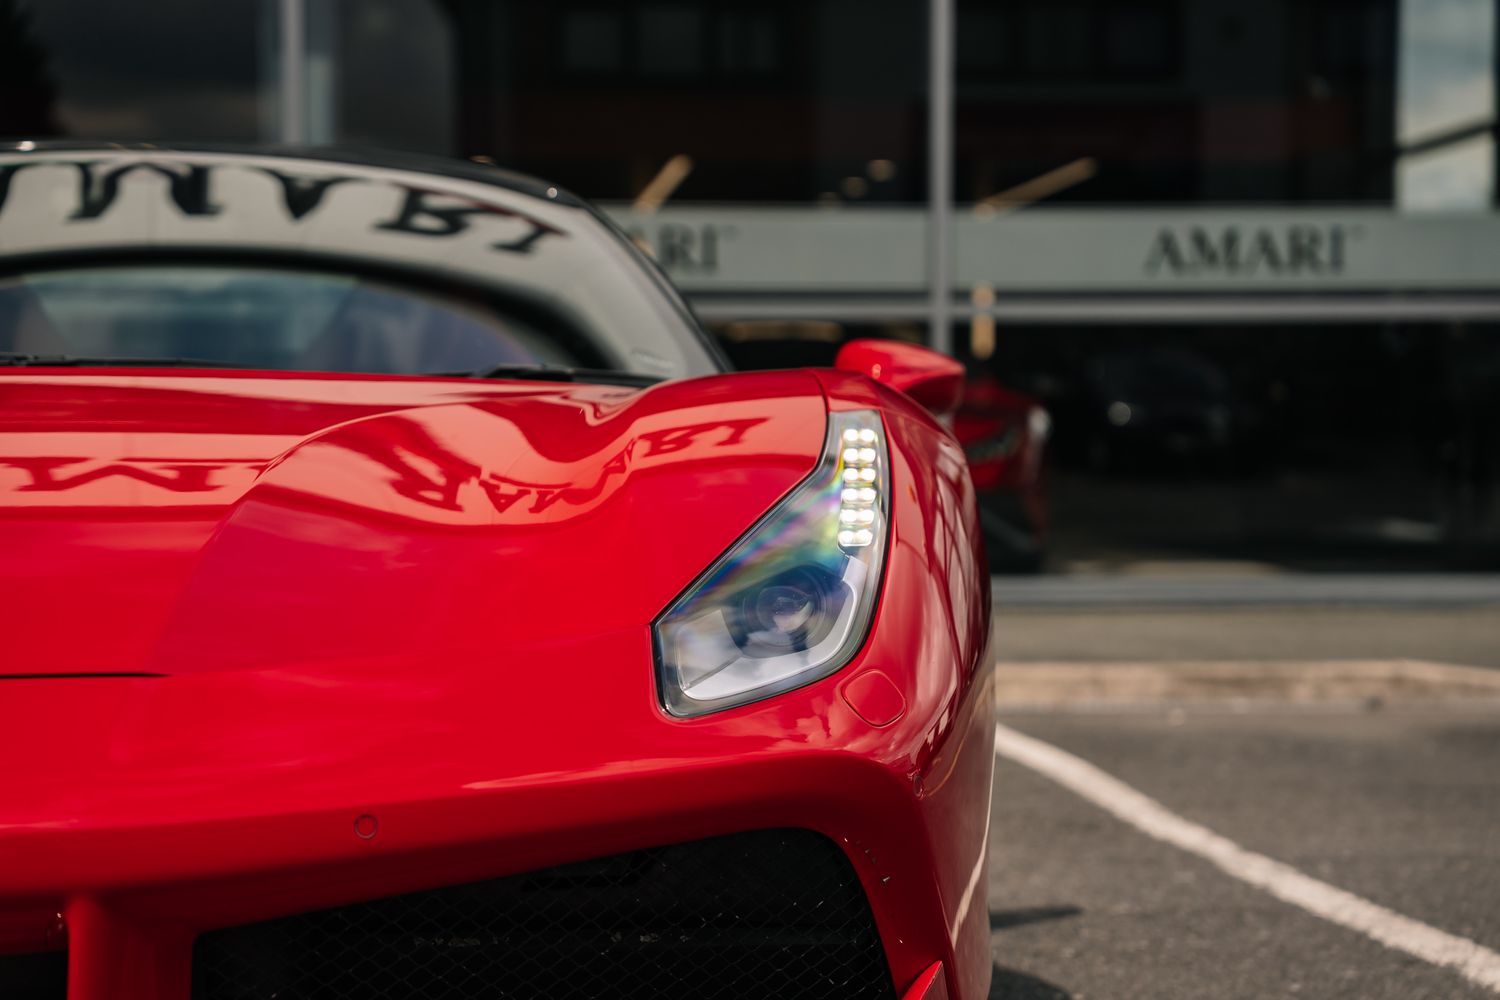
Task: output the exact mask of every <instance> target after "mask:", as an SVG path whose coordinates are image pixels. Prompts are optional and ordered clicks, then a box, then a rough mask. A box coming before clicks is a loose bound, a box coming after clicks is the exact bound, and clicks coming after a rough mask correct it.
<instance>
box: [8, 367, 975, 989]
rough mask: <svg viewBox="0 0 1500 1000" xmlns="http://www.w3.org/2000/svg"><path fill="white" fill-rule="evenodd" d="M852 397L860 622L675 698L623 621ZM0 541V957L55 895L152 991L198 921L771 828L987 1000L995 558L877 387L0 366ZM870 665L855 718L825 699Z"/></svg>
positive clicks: (952, 483) (952, 985)
mask: <svg viewBox="0 0 1500 1000" xmlns="http://www.w3.org/2000/svg"><path fill="white" fill-rule="evenodd" d="M871 405H874V406H878V407H879V408H880V409H881V410H882V412H883V415H884V420H885V424H886V430H887V437H888V440H889V444H890V450H891V462H890V481H891V487H892V491H893V509H892V517H891V522H892V538H891V544H890V546H889V555H888V565H887V570H886V576H885V581H884V592H883V595H882V600H881V604H880V607H879V609H878V611H877V615H876V621H875V624H874V626H873V628H872V633H871V638H870V640H869V642H868V643H867V645H866V648H865V649H864V650H863V651H862V653H861V654H860V655H859V656H858V657H857V658H856V660H855V662H854V663H852V664H851V665H850V666H849V667H847V668H846V669H845V670H843V671H841V672H839V673H838V674H835V675H834V676H832V677H829V678H826V679H825V680H823V681H820V682H817V683H815V684H811V685H809V686H807V687H805V688H802V689H800V690H797V691H793V692H790V693H788V694H785V695H781V696H779V697H776V698H773V699H770V700H767V701H764V702H760V703H757V704H753V705H748V706H744V707H742V708H737V709H733V710H730V711H726V712H722V713H719V714H715V715H711V716H707V717H704V718H700V719H694V720H679V719H673V718H671V717H669V716H668V715H667V714H666V713H665V712H664V711H663V710H662V709H661V707H660V705H659V703H658V700H657V693H656V690H655V679H654V673H653V669H652V648H651V640H650V634H649V622H650V621H651V620H652V618H653V617H654V616H655V615H656V614H657V613H659V612H660V610H661V609H662V608H663V607H664V606H666V605H667V604H668V603H669V602H670V601H671V599H672V598H673V597H674V596H675V595H676V594H677V593H679V592H680V591H681V589H682V588H683V587H685V586H686V585H687V584H688V583H689V582H691V580H692V579H694V578H695V577H696V576H697V575H698V574H699V573H700V572H701V571H702V569H703V568H704V567H705V566H707V565H708V564H709V563H710V562H712V560H713V559H714V558H715V557H716V556H717V555H719V554H720V553H721V552H722V551H723V550H724V549H725V548H727V547H728V545H729V544H730V543H731V542H732V541H733V540H734V539H735V537H737V536H738V535H739V534H740V533H741V532H742V531H743V530H744V529H745V528H746V527H747V526H748V525H749V524H751V523H752V522H753V521H754V520H755V519H756V517H758V516H759V515H760V514H761V513H763V512H764V511H765V510H767V509H768V508H769V507H770V506H771V505H772V504H773V503H774V502H775V501H776V500H777V499H778V498H779V497H781V496H782V495H784V494H785V493H786V492H787V490H789V489H790V488H791V487H792V486H794V485H795V484H796V482H797V481H798V480H799V479H801V478H802V477H803V476H805V475H806V473H807V472H808V471H809V470H810V469H811V468H812V466H813V463H814V461H815V459H816V456H817V454H818V452H819V450H820V448H821V445H822V440H823V433H824V426H825V422H826V416H825V414H826V411H827V409H828V408H837V409H852V408H861V407H867V406H871ZM0 552H3V553H5V555H4V557H3V563H0V601H3V602H4V605H3V606H5V607H6V608H7V610H8V611H9V612H10V615H9V618H8V625H7V644H6V648H5V653H4V659H3V660H0V674H5V675H11V676H10V677H8V678H0V706H3V707H0V711H3V713H4V725H3V726H0V753H3V754H4V755H5V759H7V760H11V761H24V762H25V763H26V766H24V767H12V768H8V769H7V770H5V771H4V772H0V950H28V949H35V948H38V947H48V946H55V944H56V942H55V939H53V938H50V937H49V931H48V928H49V927H50V926H51V924H52V923H53V922H55V919H56V914H57V913H59V912H61V913H63V914H64V915H65V917H66V920H67V923H68V928H67V939H68V947H69V952H70V963H71V965H70V970H71V971H70V974H71V976H72V986H71V992H70V995H71V996H72V998H73V1000H100V998H104V997H109V998H111V1000H145V998H148V997H149V998H153V1000H155V998H161V1000H184V998H185V997H186V996H187V988H188V987H187V984H188V982H189V978H188V976H189V972H188V970H189V963H190V955H191V942H192V938H193V935H194V934H195V933H197V932H199V931H201V930H204V929H207V928H212V927H218V926H226V925H232V924H236V923H242V922H246V921H251V920H256V919H261V918H265V917H268V916H273V915H277V914H282V913H290V912H297V911H300V910H305V909H308V908H312V907H318V906H325V905H332V904H336V903H340V902H347V901H353V900H358V899H368V898H374V897H379V896H385V895H390V894H393V893H397V892H402V891H407V890H412V889H418V888H425V887H432V886H438V885H445V884H451V883H454V882H459V881H464V880H470V879H477V878H483V877H489V876H495V875H501V874H507V873H511V872H516V871H524V870H527V869H530V868H536V867H541V866H546V865H552V864H557V863H561V862H564V861H569V860H579V859H583V858H587V857H592V856H599V855H603V854H609V853H614V852H617V851H624V850H632V849H636V848H640V847H646V846H650V845H654V844H661V843H669V842H674V841H681V840H687V839H692V838H696V837H703V836H709V835H713V834H717V833H727V832H732V831H735V830H743V829H752V828H763V827H772V826H801V827H806V828H809V829H813V830H818V831H820V832H822V833H824V834H826V835H828V836H830V837H832V838H833V839H834V840H836V841H837V842H838V843H840V844H841V845H842V846H843V847H844V848H845V850H846V852H847V853H848V855H849V857H850V858H851V860H852V861H853V863H854V864H855V867H856V870H857V871H858V872H859V874H860V877H861V879H862V881H863V884H864V886H865V889H866V892H867V894H868V895H869V897H870V900H871V905H872V908H873V909H874V912H875V916H876V921H877V925H878V927H879V929H880V932H881V935H882V940H883V941H884V943H885V947H886V951H887V955H888V958H889V960H890V963H891V968H892V973H893V976H894V978H895V982H896V986H897V988H898V992H905V991H906V990H908V989H909V988H910V987H911V986H912V985H913V984H914V983H917V982H918V981H919V979H920V978H921V977H922V976H923V975H924V973H926V972H927V971H928V970H930V969H931V967H932V966H933V964H934V963H935V962H941V963H942V967H943V969H944V975H945V976H946V988H947V991H948V994H949V995H951V996H953V997H956V998H960V1000H970V998H977V997H982V996H984V995H985V992H986V990H987V986H988V979H989V969H990V959H989V947H988V919H987V914H986V906H985V860H986V853H985V852H986V843H987V829H988V798H989V794H990V780H989V779H990V771H991V767H992V764H993V757H992V754H991V745H992V743H991V741H992V724H991V707H990V706H991V701H990V683H991V681H990V676H991V675H990V671H989V670H988V669H987V668H988V665H989V659H988V635H989V604H988V601H989V597H988V594H989V590H988V587H987V586H985V584H986V582H987V580H986V578H985V577H984V576H983V575H982V568H981V567H982V561H981V559H980V557H979V554H978V529H977V524H976V518H975V508H974V498H973V490H972V487H971V486H970V481H969V478H968V475H967V472H966V470H965V466H964V460H963V456H962V454H961V452H960V451H959V448H958V446H957V445H956V444H955V443H954V441H953V439H952V438H951V437H950V436H949V435H948V434H947V432H946V431H945V430H944V429H943V428H942V427H941V426H939V425H938V424H937V423H936V422H935V421H934V420H933V419H932V417H931V415H929V414H928V413H927V412H925V411H924V410H923V409H921V408H920V407H919V406H917V405H916V404H915V403H913V401H912V400H910V399H908V398H907V397H906V396H904V395H901V394H899V393H895V392H892V391H890V390H888V389H886V388H884V387H881V386H878V385H875V384H873V383H872V382H870V381H869V380H868V379H865V378H863V377H860V376H856V375H852V374H848V373H842V372H818V373H808V372H793V373H775V374H771V373H767V374H745V375H732V376H720V377H712V378H704V379H697V380H691V381H685V382H678V383H669V384H666V385H662V386H658V387H655V388H653V389H650V390H646V391H638V390H632V389H620V388H608V387H601V386H583V385H549V384H541V383H524V384H517V383H503V382H500V383H490V382H470V381H461V380H435V379H425V380H424V379H415V378H399V377H391V378H377V377H367V376H352V375H350V376H291V375H285V374H278V375H274V376H273V375H269V374H250V373H246V374H238V373H235V374H225V373H222V372H214V373H208V372H185V371H172V372H152V371H145V370H138V371H131V372H129V373H120V372H103V371H87V370H80V369H70V370H51V371H49V370H41V369H32V370H28V371H21V372H5V373H3V374H0ZM872 668H873V669H877V670H879V671H880V672H881V673H883V674H884V675H885V676H886V677H888V678H889V679H890V681H891V683H892V685H893V686H894V687H895V688H896V690H897V693H898V694H899V696H900V698H901V699H902V701H903V702H904V704H905V706H906V710H905V712H904V714H901V715H900V717H899V718H897V719H896V720H895V721H893V722H891V723H890V724H888V725H886V726H885V727H884V728H879V727H876V726H872V725H871V724H870V723H869V722H867V721H866V720H865V719H863V718H861V717H860V715H859V714H858V713H856V712H855V711H854V710H853V709H852V708H851V707H850V706H849V704H848V703H847V702H846V701H845V700H844V699H843V698H842V697H841V696H840V688H841V686H842V685H843V684H844V683H845V682H846V681H848V680H849V679H851V678H855V677H857V676H858V675H859V674H860V673H861V672H862V671H867V670H870V669H872ZM70 674H72V675H76V674H147V675H153V676H114V677H69V676H64V675H70ZM15 675H29V677H26V678H22V677H18V676H15ZM38 675H41V676H38Z"/></svg>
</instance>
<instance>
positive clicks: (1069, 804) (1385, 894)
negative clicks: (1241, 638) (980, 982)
mask: <svg viewBox="0 0 1500 1000" xmlns="http://www.w3.org/2000/svg"><path fill="white" fill-rule="evenodd" d="M1002 721H1004V722H1005V723H1006V724H1007V725H1009V726H1011V727H1013V728H1015V729H1017V730H1020V731H1021V732H1023V733H1026V734H1028V735H1030V736H1033V737H1036V738H1038V739H1041V740H1044V741H1046V742H1047V743H1049V744H1052V745H1054V746H1057V747H1060V748H1062V749H1064V750H1066V751H1068V752H1069V753H1072V754H1075V755H1077V756H1079V757H1081V758H1083V759H1085V760H1087V761H1089V762H1091V763H1093V764H1094V765H1096V766H1097V767H1099V768H1102V769H1103V770H1105V771H1107V772H1108V773H1110V774H1111V775H1113V776H1114V777H1116V778H1119V779H1121V780H1123V781H1125V782H1127V783H1128V784H1129V785H1131V786H1132V787H1134V788H1135V789H1136V790H1138V791H1140V792H1142V793H1144V794H1146V795H1149V796H1151V797H1152V798H1154V799H1156V800H1157V801H1158V802H1160V803H1161V804H1162V805H1164V806H1165V807H1166V808H1167V809H1169V810H1171V811H1172V812H1174V813H1176V814H1177V815H1179V816H1181V817H1183V818H1185V819H1187V820H1190V821H1192V822H1194V823H1198V824H1202V825H1203V826H1206V827H1208V828H1209V829H1211V830H1213V831H1214V832H1216V833H1218V834H1220V835H1222V836H1224V837H1228V838H1229V839H1231V840H1233V841H1235V842H1236V843H1237V844H1239V845H1240V846H1242V847H1244V848H1247V849H1249V850H1251V851H1255V852H1259V853H1261V854H1265V855H1268V856H1270V857H1272V858H1274V859H1276V860H1278V861H1282V862H1285V863H1287V864H1290V865H1292V866H1294V867H1295V868H1297V869H1299V870H1300V871H1301V872H1303V873H1304V874H1307V875H1310V876H1312V877H1314V878H1316V879H1319V880H1321V881H1323V882H1327V883H1330V884H1331V885H1333V886H1337V887H1339V888H1341V889H1344V890H1347V891H1349V892H1352V893H1355V894H1356V895H1358V896H1361V897H1363V898H1364V899H1366V900H1369V901H1371V902H1374V903H1377V904H1380V905H1382V906H1384V907H1387V908H1389V909H1391V910H1394V911H1396V912H1398V913H1400V914H1402V915H1404V916H1406V917H1409V918H1412V919H1415V920H1418V921H1421V922H1423V923H1425V924H1427V925H1430V926H1432V927H1435V928H1437V929H1439V930H1441V931H1445V932H1447V933H1449V934H1452V935H1458V936H1461V937H1464V938H1467V939H1469V940H1472V941H1474V942H1476V943H1478V944H1480V945H1483V946H1485V947H1487V948H1490V949H1495V950H1500V712H1497V711H1495V710H1494V709H1479V708H1472V707H1457V708H1450V709H1446V710H1442V711H1436V710H1414V709H1402V710H1399V711H1392V710H1386V711H1379V712H1357V711H1348V710H1331V709H1323V710H1319V709H1317V708H1308V707H1306V706H1303V707H1299V708H1296V709H1292V708H1287V709H1284V710H1269V711H1264V712H1258V713H1256V714H1241V713H1234V712H1230V711H1227V710H1223V709H1203V710H1192V709H1189V710H1187V711H1184V710H1183V709H1181V708H1176V709H1172V710H1166V709H1163V710H1160V711H1151V710H1147V711H1135V712H1129V713H1124V712H1122V713H1115V714H1105V713H1099V712H1088V713H1080V714H1066V713H1062V714H1044V715H1023V716H1004V717H1002ZM990 905H991V910H992V913H991V924H992V927H993V928H994V931H993V937H992V945H993V954H994V958H995V979H994V988H993V990H992V992H991V996H992V997H995V998H1000V997H1007V998H1025V1000H1062V998H1068V997H1071V998H1075V1000H1084V998H1142V1000H1146V998H1149V1000H1173V998H1182V1000H1189V998H1191V1000H1202V998H1216V1000H1231V998H1252V997H1253V998H1261V997H1319V998H1323V997H1350V998H1371V1000H1379V998H1391V1000H1397V998H1399V1000H1421V998H1434V1000H1463V998H1470V997H1473V998H1480V997H1494V996H1495V995H1496V994H1493V993H1490V992H1488V991H1487V990H1485V989H1484V988H1482V987H1479V986H1476V985H1473V984H1472V983H1470V982H1468V981H1466V980H1465V979H1463V978H1462V977H1460V976H1459V975H1458V974H1457V973H1455V972H1453V971H1451V970H1449V969H1446V968H1442V967H1439V966H1435V965H1432V964H1429V963H1427V962H1424V961H1421V960H1419V959H1417V958H1414V957H1412V956H1410V955H1407V954H1404V953H1402V952H1400V951H1397V950H1393V949H1391V948H1388V947H1386V946H1385V945H1382V944H1379V943H1376V942H1375V941H1373V940H1371V939H1370V938H1368V937H1366V936H1364V935H1363V934H1361V933H1358V932H1356V931H1353V930H1348V929H1345V928H1343V927H1340V926H1337V925H1335V924H1332V923H1328V922H1326V921H1325V920H1323V919H1322V918H1320V917H1317V916H1314V915H1312V914H1310V913H1308V912H1305V911H1303V910H1301V909H1299V908H1297V907H1296V906H1293V905H1292V904H1289V903H1285V902H1281V901H1279V900H1278V899H1276V898H1274V897H1272V896H1271V895H1269V894H1267V893H1266V892H1265V891H1263V890H1261V889H1259V888H1255V887H1253V886H1251V885H1249V884H1246V883H1245V882H1242V881H1239V880H1237V879H1235V878H1233V877H1231V876H1230V875H1228V874H1226V873H1225V872H1223V871H1221V870H1220V869H1219V868H1217V867H1215V866H1214V865H1213V864H1211V863H1210V862H1208V861H1206V860H1203V859H1201V858H1199V857H1197V856H1195V855H1193V854H1190V853H1187V852H1186V851H1184V850H1181V849H1179V848H1177V847H1174V846H1170V845H1168V844H1165V843H1162V842H1161V841H1158V840H1155V839H1152V838H1151V837H1149V836H1147V835H1146V834H1145V833H1143V832H1140V831H1139V830H1138V829H1136V828H1135V827H1133V826H1130V825H1128V824H1127V823H1125V822H1124V821H1122V820H1120V819H1117V818H1115V817H1114V816H1112V815H1110V814H1109V813H1107V812H1105V811H1104V810H1103V809H1101V808H1100V807H1099V806H1097V805H1095V804H1093V803H1091V802H1089V801H1086V800H1085V799H1083V798H1081V797H1080V796H1079V795H1077V794H1075V793H1074V792H1072V791H1069V790H1066V789H1064V788H1063V787H1061V786H1060V785H1058V784H1055V783H1053V781H1052V780H1050V779H1048V778H1046V777H1043V776H1041V775H1039V774H1038V773H1036V772H1035V771H1032V770H1030V769H1028V768H1027V767H1024V766H1022V765H1020V764H1017V763H1014V762H1011V761H1008V760H1004V759H1002V760H1000V761H999V762H998V764H997V770H996V779H995V796H994V807H993V824H992V834H991V873H990Z"/></svg>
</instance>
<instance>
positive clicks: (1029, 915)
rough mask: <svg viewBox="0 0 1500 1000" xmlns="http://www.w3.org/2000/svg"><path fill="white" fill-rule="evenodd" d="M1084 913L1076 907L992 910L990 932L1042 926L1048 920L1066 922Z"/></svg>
mask: <svg viewBox="0 0 1500 1000" xmlns="http://www.w3.org/2000/svg"><path fill="white" fill-rule="evenodd" d="M1082 912H1083V911H1082V910H1080V909H1079V908H1078V907H1076V906H1033V907H1030V908H1029V909H1024V910H991V911H990V930H992V931H1004V930H1009V929H1010V928H1012V927H1024V926H1025V925H1027V924H1040V923H1043V922H1045V921H1048V920H1065V919H1066V918H1068V917H1076V916H1078V915H1079V914H1080V913H1082Z"/></svg>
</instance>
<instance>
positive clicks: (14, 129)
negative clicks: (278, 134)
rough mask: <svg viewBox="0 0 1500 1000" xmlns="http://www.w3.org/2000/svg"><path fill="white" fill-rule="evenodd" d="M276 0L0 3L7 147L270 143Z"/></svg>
mask: <svg viewBox="0 0 1500 1000" xmlns="http://www.w3.org/2000/svg"><path fill="white" fill-rule="evenodd" d="M272 14H274V10H273V7H272V5H271V4H269V3H268V2H267V0H215V2H213V3H199V2H195V0H160V2H156V3H151V4H120V3H110V2H107V0H46V2H44V3H42V2H27V0H0V136H4V137H11V138H16V139H37V138H43V137H46V136H80V137H100V138H110V139H121V140H132V139H134V140H152V139H155V140H160V139H179V140H180V139H198V140H220V141H245V142H254V141H256V140H260V139H272V138H274V137H275V134H274V131H273V127H274V125H273V118H274V106H273V103H272V102H273V97H274V78H273V77H272V75H271V73H272V70H271V67H270V65H269V62H268V60H267V58H266V56H267V51H268V45H269V42H268V37H269V35H270V33H271V32H273V31H274V29H275V23H274V18H273V17H272V16H271V15H272Z"/></svg>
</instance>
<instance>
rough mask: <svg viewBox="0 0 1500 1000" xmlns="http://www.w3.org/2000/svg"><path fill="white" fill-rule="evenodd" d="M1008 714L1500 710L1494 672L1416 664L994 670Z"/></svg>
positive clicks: (1004, 666)
mask: <svg viewBox="0 0 1500 1000" xmlns="http://www.w3.org/2000/svg"><path fill="white" fill-rule="evenodd" d="M995 677H996V685H995V703H996V705H998V706H999V707H1001V708H1004V709H1007V710H1015V709H1048V708H1071V707H1077V706H1082V705H1088V706H1095V707H1097V706H1103V705H1156V704H1201V705H1236V704H1244V703H1251V702H1253V703H1258V704H1260V703H1269V704H1286V705H1319V704H1348V703H1361V702H1365V703H1385V704H1433V703H1454V702H1463V703H1485V704H1493V705H1494V706H1495V707H1497V708H1500V670H1487V669H1483V668H1480V667H1465V666H1455V665H1452V664H1446V663H1430V662H1426V661H1422V660H1320V661H1263V662H1257V661H1235V662H1228V661H1215V662H1198V663H1193V662H1184V663H1001V664H999V665H998V666H997V668H996V674H995Z"/></svg>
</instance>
